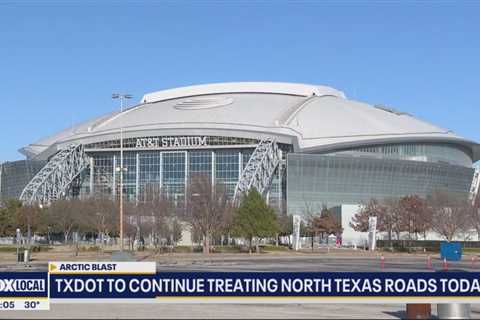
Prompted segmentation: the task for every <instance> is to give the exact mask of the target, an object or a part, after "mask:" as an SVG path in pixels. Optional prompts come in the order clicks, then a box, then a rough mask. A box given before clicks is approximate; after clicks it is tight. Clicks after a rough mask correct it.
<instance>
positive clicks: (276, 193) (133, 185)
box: [80, 148, 284, 206]
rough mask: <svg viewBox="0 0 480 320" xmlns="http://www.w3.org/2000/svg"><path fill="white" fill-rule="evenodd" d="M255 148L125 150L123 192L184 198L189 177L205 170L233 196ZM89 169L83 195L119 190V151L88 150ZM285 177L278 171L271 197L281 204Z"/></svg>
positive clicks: (144, 197)
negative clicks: (283, 178) (162, 194)
mask: <svg viewBox="0 0 480 320" xmlns="http://www.w3.org/2000/svg"><path fill="white" fill-rule="evenodd" d="M252 153H253V149H251V148H249V149H208V150H181V151H160V150H157V151H151V150H148V151H124V153H123V157H124V160H123V161H124V168H125V169H124V176H123V179H124V180H123V182H124V187H123V192H124V195H125V197H126V198H125V199H128V200H130V201H146V200H147V199H150V198H151V197H152V196H155V194H159V193H160V191H162V192H165V193H167V194H168V195H169V196H171V197H172V198H174V199H175V200H176V201H177V202H178V201H183V200H184V199H185V188H186V187H188V179H189V178H190V177H191V176H193V175H196V174H202V175H203V174H206V175H208V176H209V177H211V179H212V181H214V182H215V183H221V184H223V185H225V187H226V189H227V192H228V194H229V195H230V197H233V194H234V192H235V187H236V185H237V182H238V179H239V177H240V175H241V172H242V170H243V169H244V168H245V166H246V164H247V163H248V160H249V159H250V156H251V155H252ZM88 155H89V156H90V157H91V158H92V160H91V166H90V170H89V171H88V172H85V173H84V174H83V176H82V184H81V189H80V190H81V191H80V192H81V195H82V196H85V195H87V194H90V193H93V194H104V195H105V194H106V195H112V196H115V197H118V195H119V194H120V154H119V153H117V152H89V153H88ZM282 190H284V188H282V181H281V179H280V178H279V174H278V172H277V173H276V175H275V177H274V179H273V182H272V190H271V191H270V194H269V199H270V202H271V203H272V204H275V205H276V206H277V205H280V203H281V201H280V200H279V199H281V198H282Z"/></svg>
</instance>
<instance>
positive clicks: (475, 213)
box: [469, 193, 480, 241]
mask: <svg viewBox="0 0 480 320" xmlns="http://www.w3.org/2000/svg"><path fill="white" fill-rule="evenodd" d="M469 212H470V219H469V222H470V223H471V226H472V228H475V231H477V240H479V241H480V193H479V194H478V195H477V196H476V199H474V202H473V203H472V206H471V208H470V210H469Z"/></svg>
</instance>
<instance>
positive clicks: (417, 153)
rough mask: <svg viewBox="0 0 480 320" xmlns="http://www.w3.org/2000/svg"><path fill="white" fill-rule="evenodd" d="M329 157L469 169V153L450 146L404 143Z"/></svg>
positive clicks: (348, 151)
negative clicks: (443, 164)
mask: <svg viewBox="0 0 480 320" xmlns="http://www.w3.org/2000/svg"><path fill="white" fill-rule="evenodd" d="M328 154H329V155H347V156H348V155H350V156H356V157H367V158H380V159H400V160H412V161H423V162H441V163H448V164H453V165H458V166H464V167H471V166H472V158H471V155H470V154H469V152H468V151H467V150H465V149H463V148H461V147H459V146H456V145H452V144H435V143H406V144H388V145H377V146H368V147H362V148H355V149H349V150H341V151H337V152H332V153H328Z"/></svg>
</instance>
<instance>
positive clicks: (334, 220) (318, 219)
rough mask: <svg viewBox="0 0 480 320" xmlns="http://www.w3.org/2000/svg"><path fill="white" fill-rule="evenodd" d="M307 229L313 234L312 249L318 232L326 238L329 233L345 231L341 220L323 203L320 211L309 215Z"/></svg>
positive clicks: (336, 233)
mask: <svg viewBox="0 0 480 320" xmlns="http://www.w3.org/2000/svg"><path fill="white" fill-rule="evenodd" d="M307 229H308V231H310V233H311V234H312V249H313V239H314V237H315V236H316V235H317V234H320V235H321V237H322V238H325V235H326V236H327V237H328V235H329V234H335V235H336V236H339V235H340V234H341V233H342V231H343V228H342V222H341V220H340V219H338V217H337V215H335V213H334V212H333V211H332V210H331V209H328V208H327V206H326V205H323V207H322V210H321V211H320V213H318V214H315V215H313V216H310V217H309V219H308V222H307Z"/></svg>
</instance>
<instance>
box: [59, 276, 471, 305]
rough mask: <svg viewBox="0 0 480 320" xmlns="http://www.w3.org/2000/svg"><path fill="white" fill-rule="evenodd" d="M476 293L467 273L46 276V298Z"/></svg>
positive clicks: (449, 295) (461, 294) (432, 295)
mask: <svg viewBox="0 0 480 320" xmlns="http://www.w3.org/2000/svg"><path fill="white" fill-rule="evenodd" d="M425 296H429V297H479V296H480V273H471V272H431V273H430V272H429V273H414V272H401V273H398V272H365V273H363V272H362V273H352V272H299V273H297V272H160V273H157V274H155V275H79V274H76V275H57V274H55V275H50V297H51V298H59V299H85V298H90V299H92V298H94V299H98V298H108V299H125V298H128V299H132V298H140V299H146V298H147V299H151V298H157V297H425Z"/></svg>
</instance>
